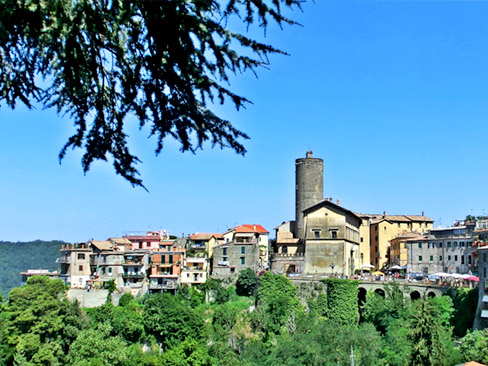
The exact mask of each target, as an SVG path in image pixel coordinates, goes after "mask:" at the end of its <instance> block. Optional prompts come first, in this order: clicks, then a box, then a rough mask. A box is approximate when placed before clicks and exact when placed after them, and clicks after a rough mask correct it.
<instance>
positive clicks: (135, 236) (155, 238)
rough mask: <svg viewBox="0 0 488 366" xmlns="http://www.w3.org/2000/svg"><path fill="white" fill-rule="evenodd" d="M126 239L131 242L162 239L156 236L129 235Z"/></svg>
mask: <svg viewBox="0 0 488 366" xmlns="http://www.w3.org/2000/svg"><path fill="white" fill-rule="evenodd" d="M125 238H127V239H129V240H130V241H133V240H134V241H136V240H137V241H140V240H143V241H160V240H161V238H160V237H159V236H156V235H127V236H125Z"/></svg>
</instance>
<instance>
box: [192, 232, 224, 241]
mask: <svg viewBox="0 0 488 366" xmlns="http://www.w3.org/2000/svg"><path fill="white" fill-rule="evenodd" d="M211 237H214V238H216V239H222V238H223V237H224V236H223V235H222V234H219V233H194V234H191V235H190V240H210V238H211Z"/></svg>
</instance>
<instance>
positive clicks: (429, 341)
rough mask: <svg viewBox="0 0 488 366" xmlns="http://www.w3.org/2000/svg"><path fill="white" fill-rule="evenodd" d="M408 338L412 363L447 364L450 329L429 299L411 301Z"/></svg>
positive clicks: (449, 347)
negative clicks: (411, 309) (411, 308)
mask: <svg viewBox="0 0 488 366" xmlns="http://www.w3.org/2000/svg"><path fill="white" fill-rule="evenodd" d="M408 340H409V342H410V343H411V345H412V354H411V357H410V362H411V364H412V365H448V364H449V351H450V349H451V348H452V342H451V329H450V328H448V327H446V326H445V322H444V319H442V318H440V317H439V311H438V309H436V308H435V306H434V304H433V303H432V302H431V301H427V300H419V301H416V302H415V303H413V311H412V315H411V319H410V321H409V333H408Z"/></svg>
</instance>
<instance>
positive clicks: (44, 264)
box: [0, 240, 63, 296]
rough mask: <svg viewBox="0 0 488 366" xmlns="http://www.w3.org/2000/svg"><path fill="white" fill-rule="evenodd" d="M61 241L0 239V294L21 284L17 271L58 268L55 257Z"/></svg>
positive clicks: (4, 293)
mask: <svg viewBox="0 0 488 366" xmlns="http://www.w3.org/2000/svg"><path fill="white" fill-rule="evenodd" d="M61 244H63V242H62V241H58V240H53V241H42V240H36V241H30V242H17V243H12V242H8V241H0V294H2V295H3V296H5V295H6V294H7V293H8V292H9V291H10V289H12V288H13V287H16V286H19V285H20V284H21V278H20V275H19V273H20V272H22V271H25V270H27V269H48V270H50V271H54V270H58V264H57V263H56V258H57V257H58V255H59V247H60V245H61Z"/></svg>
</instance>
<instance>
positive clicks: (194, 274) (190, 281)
mask: <svg viewBox="0 0 488 366" xmlns="http://www.w3.org/2000/svg"><path fill="white" fill-rule="evenodd" d="M207 272H208V259H207V258H199V257H185V258H184V259H183V268H182V270H181V275H180V282H181V283H182V284H187V285H198V284H202V283H205V282H206V281H207Z"/></svg>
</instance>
